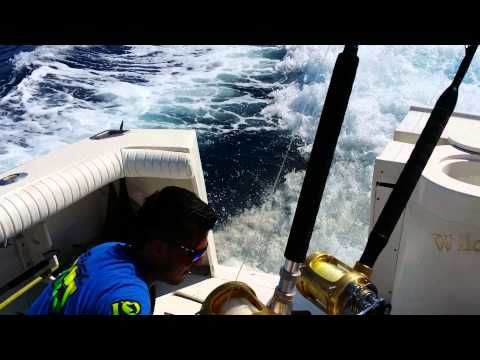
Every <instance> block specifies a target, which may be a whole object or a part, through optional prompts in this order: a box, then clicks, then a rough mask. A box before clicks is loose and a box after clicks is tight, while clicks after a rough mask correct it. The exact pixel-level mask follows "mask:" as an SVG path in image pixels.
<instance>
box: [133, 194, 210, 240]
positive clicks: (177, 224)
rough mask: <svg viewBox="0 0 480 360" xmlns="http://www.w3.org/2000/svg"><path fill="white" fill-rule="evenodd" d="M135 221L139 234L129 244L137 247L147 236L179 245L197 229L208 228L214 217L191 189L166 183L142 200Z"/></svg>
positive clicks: (203, 230)
mask: <svg viewBox="0 0 480 360" xmlns="http://www.w3.org/2000/svg"><path fill="white" fill-rule="evenodd" d="M136 220H137V221H136V223H137V226H138V232H137V234H138V235H139V237H137V238H136V239H135V240H134V241H133V243H134V245H135V246H137V247H139V246H140V247H141V246H142V245H143V244H144V243H145V242H146V241H148V240H151V239H160V240H162V241H165V242H168V243H180V244H182V243H184V242H185V241H186V240H187V239H189V238H190V239H191V238H192V236H194V235H195V234H196V233H198V231H200V232H207V231H209V230H211V229H212V228H213V226H214V225H215V222H216V221H217V216H216V215H215V212H214V211H213V209H212V208H211V207H210V206H208V205H207V204H206V203H205V202H203V201H202V200H201V199H200V198H198V196H197V195H195V194H194V193H193V192H191V191H188V190H186V189H183V188H179V187H176V186H168V187H166V188H164V189H162V190H161V191H157V192H155V193H153V194H152V195H150V196H149V197H148V198H147V199H146V200H145V203H144V204H143V206H142V207H141V208H140V210H139V211H138V214H137V219H136Z"/></svg>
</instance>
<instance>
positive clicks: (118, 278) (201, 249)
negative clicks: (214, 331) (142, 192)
mask: <svg viewBox="0 0 480 360" xmlns="http://www.w3.org/2000/svg"><path fill="white" fill-rule="evenodd" d="M216 220H217V218H216V215H215V213H214V211H213V210H212V209H211V208H210V207H209V206H208V205H207V204H205V203H204V202H203V201H202V200H200V199H199V198H198V197H197V196H196V195H195V194H194V193H192V192H190V191H188V190H185V189H182V188H178V187H174V186H170V187H167V188H165V189H163V190H162V191H160V192H156V193H154V194H153V195H151V196H150V197H149V198H147V200H146V201H145V203H144V204H143V206H142V207H141V208H140V210H139V212H138V214H137V217H136V229H137V231H136V238H135V239H134V240H133V241H130V243H129V244H127V243H123V242H108V243H103V244H101V245H98V246H96V247H94V248H92V249H90V250H88V251H87V252H85V253H84V254H82V255H81V256H80V257H79V258H78V259H77V260H76V261H75V263H74V264H73V265H72V266H71V267H70V268H69V269H67V270H65V271H63V272H62V273H61V274H60V275H59V277H58V278H57V279H56V280H55V281H54V282H53V283H52V284H49V285H48V286H47V287H46V288H45V289H44V290H43V292H42V293H41V295H40V296H39V297H38V298H37V299H36V300H35V302H34V303H33V304H32V306H31V307H30V309H29V310H28V312H27V313H28V314H31V315H48V314H52V315H53V314H63V315H148V314H151V313H152V303H151V300H150V293H149V288H150V286H151V285H152V284H153V282H155V281H164V282H167V283H169V284H174V285H176V284H179V283H181V282H182V281H183V280H184V278H185V276H186V275H187V273H188V271H189V270H190V268H191V266H192V265H193V264H194V263H195V262H197V261H198V260H199V259H200V258H201V257H202V256H203V255H204V254H205V252H206V250H207V234H208V232H209V231H210V230H211V229H212V228H213V225H214V224H215V222H216Z"/></svg>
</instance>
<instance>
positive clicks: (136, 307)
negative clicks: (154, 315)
mask: <svg viewBox="0 0 480 360" xmlns="http://www.w3.org/2000/svg"><path fill="white" fill-rule="evenodd" d="M98 315H151V304H150V295H149V293H148V291H147V290H146V289H145V288H144V287H142V286H140V285H135V284H132V285H124V286H122V287H120V288H118V289H116V290H114V291H112V292H110V293H108V294H106V295H105V296H103V297H102V299H101V300H100V302H99V304H98Z"/></svg>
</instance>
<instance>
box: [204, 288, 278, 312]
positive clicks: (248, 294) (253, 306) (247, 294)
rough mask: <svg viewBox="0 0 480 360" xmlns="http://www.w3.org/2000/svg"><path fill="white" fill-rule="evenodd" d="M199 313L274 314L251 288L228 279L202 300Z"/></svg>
mask: <svg viewBox="0 0 480 360" xmlns="http://www.w3.org/2000/svg"><path fill="white" fill-rule="evenodd" d="M199 314H200V315H275V313H273V312H272V311H271V310H270V309H269V308H267V307H266V306H265V305H264V304H263V303H262V302H261V301H260V300H259V299H258V297H257V295H256V294H255V292H254V291H253V289H252V288H250V287H249V286H248V285H247V284H245V283H243V282H240V281H230V282H227V283H225V284H223V285H220V286H219V287H217V288H216V289H215V290H213V291H212V292H211V293H210V294H209V295H208V296H207V298H206V299H205V301H204V302H203V305H202V308H201V309H200V311H199Z"/></svg>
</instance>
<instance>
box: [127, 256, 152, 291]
mask: <svg viewBox="0 0 480 360" xmlns="http://www.w3.org/2000/svg"><path fill="white" fill-rule="evenodd" d="M128 255H129V256H130V257H131V258H132V260H133V261H134V263H135V268H136V269H137V272H138V274H139V275H140V276H141V278H142V279H143V280H144V281H145V282H146V283H147V285H148V287H149V288H150V287H151V286H152V285H153V283H154V282H155V281H156V280H155V278H154V277H153V274H152V272H151V271H149V266H148V262H147V260H146V257H145V255H144V253H143V252H142V251H141V250H138V249H135V248H128Z"/></svg>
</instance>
